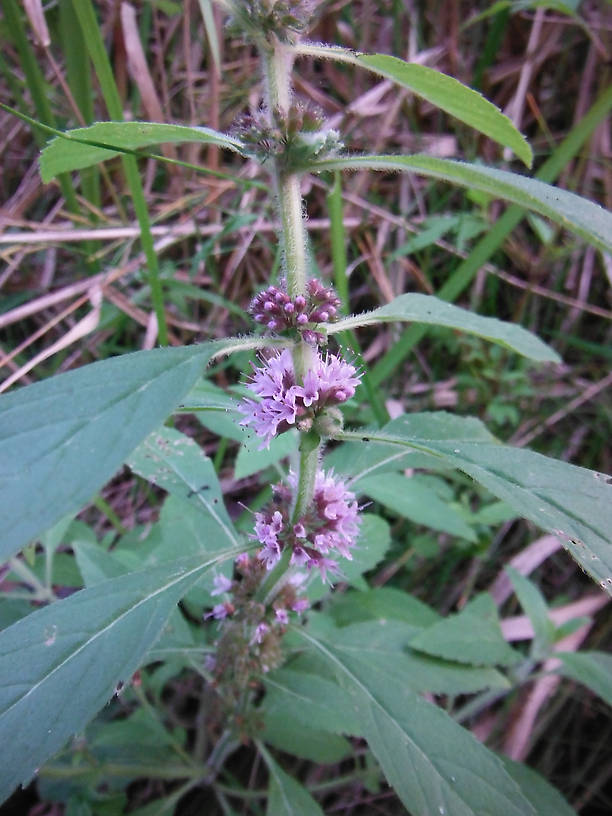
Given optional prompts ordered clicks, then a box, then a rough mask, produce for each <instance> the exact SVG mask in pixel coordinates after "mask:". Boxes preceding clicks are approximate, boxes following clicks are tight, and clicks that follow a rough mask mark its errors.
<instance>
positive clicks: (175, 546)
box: [144, 496, 249, 606]
mask: <svg viewBox="0 0 612 816" xmlns="http://www.w3.org/2000/svg"><path fill="white" fill-rule="evenodd" d="M224 516H226V513H225V509H223V510H222V513H221V514H218V513H217V512H215V506H214V505H212V512H209V513H207V512H202V510H201V509H198V508H196V507H195V506H194V505H193V504H192V503H191V502H187V501H186V500H185V499H179V498H178V497H177V496H168V498H167V499H166V501H165V502H164V505H163V507H162V510H161V513H160V517H159V521H158V522H157V524H155V525H154V526H153V528H152V530H151V532H150V534H149V536H148V538H147V539H146V542H145V543H146V544H147V549H148V554H147V555H146V558H145V559H144V563H145V564H146V566H154V565H156V564H160V563H162V562H164V561H173V560H174V559H175V558H183V557H185V556H187V555H191V556H196V555H199V557H200V558H201V559H202V560H208V558H210V557H212V556H213V555H214V554H215V553H217V552H219V551H222V550H225V549H227V548H228V547H242V549H243V550H244V549H248V547H249V544H246V543H245V542H244V541H242V543H241V538H240V536H239V535H238V533H236V531H235V530H234V527H233V525H232V524H231V522H230V521H229V519H228V520H227V521H225V520H224V518H223V517H224ZM231 571H232V566H231V564H229V563H228V564H226V565H224V566H220V567H218V568H217V569H216V570H215V571H214V572H215V573H217V574H223V575H225V576H226V577H227V578H229V577H230V575H231ZM213 581H214V575H213V573H212V572H210V573H208V574H207V575H204V576H203V577H202V578H201V579H200V581H198V583H197V586H196V587H194V589H193V590H191V592H190V593H189V594H188V596H187V600H192V601H193V602H194V603H196V604H197V605H199V606H202V605H210V604H211V603H213V600H212V598H211V595H210V593H211V591H212V590H213V589H214V586H213Z"/></svg>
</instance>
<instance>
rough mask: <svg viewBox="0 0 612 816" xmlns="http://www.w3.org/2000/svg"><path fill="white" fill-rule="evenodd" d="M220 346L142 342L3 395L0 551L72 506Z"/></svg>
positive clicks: (8, 551) (158, 419)
mask: <svg viewBox="0 0 612 816" xmlns="http://www.w3.org/2000/svg"><path fill="white" fill-rule="evenodd" d="M228 345H230V344H228ZM223 346H224V344H223V342H221V341H219V342H216V343H205V344H202V345H199V346H189V347H186V348H168V349H155V350H153V351H140V352H136V353H134V354H127V355H124V356H122V357H115V358H112V359H109V360H104V361H101V362H98V363H93V364H92V365H88V366H84V367H83V368H80V369H77V370H75V371H69V372H67V373H65V374H60V375H59V376H57V377H53V378H51V379H48V380H44V381H43V382H39V383H35V384H34V385H29V386H26V387H25V388H21V389H19V390H17V391H14V392H11V393H9V394H6V395H3V396H1V397H0V493H1V494H2V505H1V506H0V528H1V529H2V531H3V536H2V541H1V542H0V560H2V561H3V560H6V559H7V558H9V557H10V556H11V555H13V554H14V553H15V552H17V551H18V550H20V549H21V548H22V547H24V546H25V545H26V544H27V543H28V542H29V541H30V540H31V539H32V538H34V537H35V536H37V535H39V534H40V533H42V532H44V530H46V529H47V528H48V527H50V526H51V525H52V524H54V523H55V522H56V521H58V520H59V519H60V518H62V517H63V516H65V515H66V514H68V513H75V512H77V511H79V510H80V509H81V508H82V507H83V505H84V504H85V503H86V502H88V501H89V500H90V499H91V497H92V496H93V495H94V493H95V492H96V491H97V490H98V489H99V488H100V487H101V486H102V485H103V484H104V483H105V482H106V481H107V480H108V479H110V478H111V476H113V474H114V473H115V472H116V471H117V470H118V468H119V467H120V466H121V465H122V464H123V462H124V461H125V459H126V458H127V456H129V454H130V453H131V452H132V451H133V450H134V448H135V447H136V446H137V445H138V443H139V442H140V441H141V440H142V439H143V438H144V437H146V436H147V434H149V433H150V432H151V431H152V430H153V429H154V428H156V427H158V426H159V425H160V424H161V423H162V422H163V421H164V419H165V418H166V417H167V416H168V414H169V413H170V412H171V411H172V409H173V408H175V407H176V405H177V403H179V402H180V400H181V399H182V398H183V397H184V396H185V394H187V392H188V391H189V389H190V388H191V386H192V385H193V384H194V382H195V381H196V380H197V379H198V377H199V376H200V375H201V374H202V372H203V370H204V368H205V366H206V364H207V362H208V361H209V359H210V357H211V356H212V355H213V354H214V353H215V352H217V351H220V349H222V348H223Z"/></svg>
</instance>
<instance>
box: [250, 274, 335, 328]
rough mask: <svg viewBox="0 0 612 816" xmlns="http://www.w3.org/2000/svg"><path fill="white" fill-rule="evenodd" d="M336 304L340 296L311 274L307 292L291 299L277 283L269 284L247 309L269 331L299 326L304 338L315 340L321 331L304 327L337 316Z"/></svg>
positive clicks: (331, 319) (324, 321)
mask: <svg viewBox="0 0 612 816" xmlns="http://www.w3.org/2000/svg"><path fill="white" fill-rule="evenodd" d="M339 307H340V299H339V298H338V297H337V295H336V293H335V292H334V290H333V289H332V288H331V287H327V286H323V284H322V283H321V281H319V280H317V279H316V278H313V279H312V280H309V281H308V283H307V285H306V295H305V296H304V295H298V296H297V297H295V298H293V299H292V298H290V297H289V295H288V294H286V292H284V291H282V289H279V288H278V287H277V286H269V287H268V288H267V289H265V290H264V291H263V292H260V293H259V294H258V295H256V296H255V297H254V298H253V300H252V302H251V305H250V306H249V312H250V314H251V315H252V317H253V319H254V320H255V321H256V322H257V323H261V324H262V325H264V326H266V327H267V328H268V329H270V331H274V332H281V331H284V330H285V329H300V330H301V332H302V337H303V338H304V339H305V340H306V342H310V343H317V342H321V341H322V339H323V338H322V335H321V334H319V333H318V332H316V331H313V330H312V329H306V328H305V327H306V326H308V325H311V324H313V323H327V322H332V321H334V320H336V318H337V315H338V309H339Z"/></svg>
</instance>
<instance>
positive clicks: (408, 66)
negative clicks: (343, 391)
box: [295, 42, 533, 167]
mask: <svg viewBox="0 0 612 816" xmlns="http://www.w3.org/2000/svg"><path fill="white" fill-rule="evenodd" d="M295 50H296V51H297V53H300V54H304V55H309V56H314V57H320V58H322V59H334V60H340V61H342V62H350V63H352V64H353V65H357V66H359V67H360V68H366V69H367V70H369V71H372V72H373V73H375V74H378V75H379V76H383V77H385V79H390V80H391V81H392V82H395V83H396V84H397V85H400V86H401V87H402V88H406V89H407V90H409V91H411V92H412V93H414V94H416V96H420V97H421V98H422V99H426V100H427V101H428V102H431V104H432V105H435V106H436V107H437V108H440V110H443V111H446V113H449V114H450V115H451V116H454V117H455V118H456V119H459V121H460V122H464V123H465V124H466V125H469V126H470V127H472V128H474V129H475V130H477V131H479V132H480V133H484V134H485V136H488V137H489V138H490V139H493V141H494V142H497V143H498V144H501V145H503V146H504V147H509V148H510V149H511V150H512V151H513V152H514V153H515V154H516V155H517V156H518V157H519V158H520V159H521V160H522V161H523V162H524V163H525V164H526V165H527V167H531V163H532V160H533V154H532V151H531V147H530V146H529V144H528V142H527V140H526V139H525V137H524V136H523V135H522V134H521V133H519V131H518V130H517V129H516V127H515V125H514V123H513V122H512V121H511V120H510V119H509V118H508V117H507V116H506V115H505V114H503V113H502V112H501V111H500V110H499V108H497V107H496V106H495V105H493V103H492V102H489V101H488V99H485V98H484V96H482V94H480V93H478V91H475V90H473V89H472V88H469V87H468V86H467V85H463V84H462V83H461V82H459V80H457V79H453V77H450V76H448V75H447V74H443V73H441V72H440V71H436V70H435V69H434V68H428V67H427V66H425V65H417V64H416V63H414V62H405V61H404V60H402V59H399V58H398V57H392V56H389V55H388V54H358V53H356V52H355V51H350V50H349V49H347V48H341V47H339V46H329V45H319V44H317V43H308V42H305V43H299V44H298V45H297V46H296V47H295Z"/></svg>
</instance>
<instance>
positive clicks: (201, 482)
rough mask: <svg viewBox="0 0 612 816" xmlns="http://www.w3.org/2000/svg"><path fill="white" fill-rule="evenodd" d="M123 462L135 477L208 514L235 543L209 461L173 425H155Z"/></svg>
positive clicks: (216, 479) (227, 537)
mask: <svg viewBox="0 0 612 816" xmlns="http://www.w3.org/2000/svg"><path fill="white" fill-rule="evenodd" d="M127 464H128V465H129V467H131V468H132V470H133V471H134V472H135V473H138V475H139V476H142V477H143V478H145V479H147V481H149V482H152V483H153V484H155V485H158V486H159V487H163V488H164V490H166V491H167V492H168V493H171V494H172V495H173V496H176V497H177V498H179V499H182V500H183V501H184V502H187V503H188V504H190V505H191V506H192V507H193V508H195V509H196V510H199V511H200V512H202V513H205V514H206V515H208V516H210V517H211V518H212V519H214V521H216V523H217V524H218V526H219V527H220V528H221V531H222V534H223V537H224V538H225V539H227V540H228V541H229V543H233V544H236V545H237V543H238V539H237V536H236V533H235V531H234V527H233V525H232V522H231V521H230V517H229V516H228V514H227V510H226V509H225V505H224V504H223V494H222V492H221V485H220V484H219V480H218V478H217V474H216V473H215V469H214V467H213V464H212V462H211V460H210V459H209V458H208V456H206V454H205V453H204V451H203V450H202V448H200V446H199V445H198V444H196V442H194V440H193V439H191V438H190V437H188V436H185V434H183V433H180V431H177V430H175V429H174V428H163V427H162V428H159V429H158V430H157V431H154V432H153V433H152V434H150V435H149V436H148V437H147V438H146V439H145V440H144V442H142V443H141V444H140V445H139V446H138V448H137V449H136V450H135V451H134V452H133V453H132V455H131V456H130V457H129V459H128V460H127Z"/></svg>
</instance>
